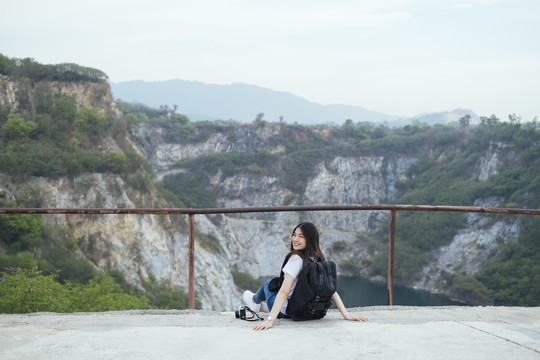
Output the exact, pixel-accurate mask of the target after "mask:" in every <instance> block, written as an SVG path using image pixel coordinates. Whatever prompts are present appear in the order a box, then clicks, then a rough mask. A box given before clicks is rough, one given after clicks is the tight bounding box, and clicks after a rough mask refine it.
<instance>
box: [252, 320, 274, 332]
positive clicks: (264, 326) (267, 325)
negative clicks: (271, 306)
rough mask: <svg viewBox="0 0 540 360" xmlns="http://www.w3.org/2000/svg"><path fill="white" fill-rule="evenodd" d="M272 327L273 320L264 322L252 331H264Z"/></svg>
mask: <svg viewBox="0 0 540 360" xmlns="http://www.w3.org/2000/svg"><path fill="white" fill-rule="evenodd" d="M273 325H274V321H273V320H266V321H265V322H263V323H262V324H259V325H257V326H255V327H254V328H253V330H266V329H270V328H271V327H272V326H273Z"/></svg>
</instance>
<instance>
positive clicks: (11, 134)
mask: <svg viewBox="0 0 540 360" xmlns="http://www.w3.org/2000/svg"><path fill="white" fill-rule="evenodd" d="M37 128H38V124H37V123H35V122H33V121H26V120H24V119H23V118H21V117H18V116H17V115H13V114H11V115H9V116H8V120H7V121H6V123H5V124H4V125H3V126H2V130H3V131H4V134H5V136H6V138H8V139H11V140H14V139H20V138H22V137H25V136H28V135H30V134H31V133H32V132H34V131H35V130H36V129H37Z"/></svg>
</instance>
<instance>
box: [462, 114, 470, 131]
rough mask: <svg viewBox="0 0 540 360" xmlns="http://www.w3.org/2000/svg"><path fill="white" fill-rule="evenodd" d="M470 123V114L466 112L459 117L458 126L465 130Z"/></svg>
mask: <svg viewBox="0 0 540 360" xmlns="http://www.w3.org/2000/svg"><path fill="white" fill-rule="evenodd" d="M470 125H471V115H469V114H467V115H465V116H462V117H461V118H459V127H460V128H462V129H463V130H466V129H468V128H469V126H470Z"/></svg>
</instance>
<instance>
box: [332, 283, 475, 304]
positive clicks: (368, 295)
mask: <svg viewBox="0 0 540 360" xmlns="http://www.w3.org/2000/svg"><path fill="white" fill-rule="evenodd" d="M338 293H339V296H340V297H341V299H342V300H343V303H344V304H345V306H346V307H357V306H375V305H387V297H388V290H387V287H386V284H383V283H375V282H373V281H370V280H368V279H366V278H363V277H360V276H339V277H338ZM394 305H408V306H443V305H465V304H463V303H460V302H457V301H453V300H452V299H450V298H448V297H446V296H444V295H440V294H432V293H430V292H429V291H424V290H415V289H411V288H407V287H403V286H394Z"/></svg>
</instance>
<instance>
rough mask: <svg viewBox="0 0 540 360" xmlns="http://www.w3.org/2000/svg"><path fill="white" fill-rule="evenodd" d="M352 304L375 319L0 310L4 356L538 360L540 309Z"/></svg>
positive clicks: (334, 314) (0, 348)
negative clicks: (267, 321) (271, 322)
mask: <svg viewBox="0 0 540 360" xmlns="http://www.w3.org/2000/svg"><path fill="white" fill-rule="evenodd" d="M349 311H350V312H352V313H356V314H359V315H362V316H366V317H368V318H369V320H370V321H369V322H367V323H360V322H352V321H345V320H343V318H342V317H341V315H340V313H339V312H337V310H332V311H331V312H330V313H329V314H328V315H327V317H325V318H324V319H322V320H317V321H311V322H294V321H292V320H284V319H280V320H278V321H277V322H276V325H275V326H274V327H273V328H272V329H270V330H267V331H262V332H257V331H253V330H252V327H253V325H254V323H252V322H247V321H242V320H238V319H236V318H235V316H234V312H223V313H219V312H212V311H199V310H185V311H178V310H171V311H120V312H107V313H77V314H53V313H36V314H26V315H0V359H3V360H11V359H33V360H37V359H77V360H84V359H295V360H296V359H400V360H402V359H416V360H418V359H437V360H440V359H459V360H463V359H475V360H478V359H489V360H493V359H519V360H526V359H536V360H538V359H540V308H518V307H461V306H456V307H402V306H393V307H366V308H355V309H349Z"/></svg>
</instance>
